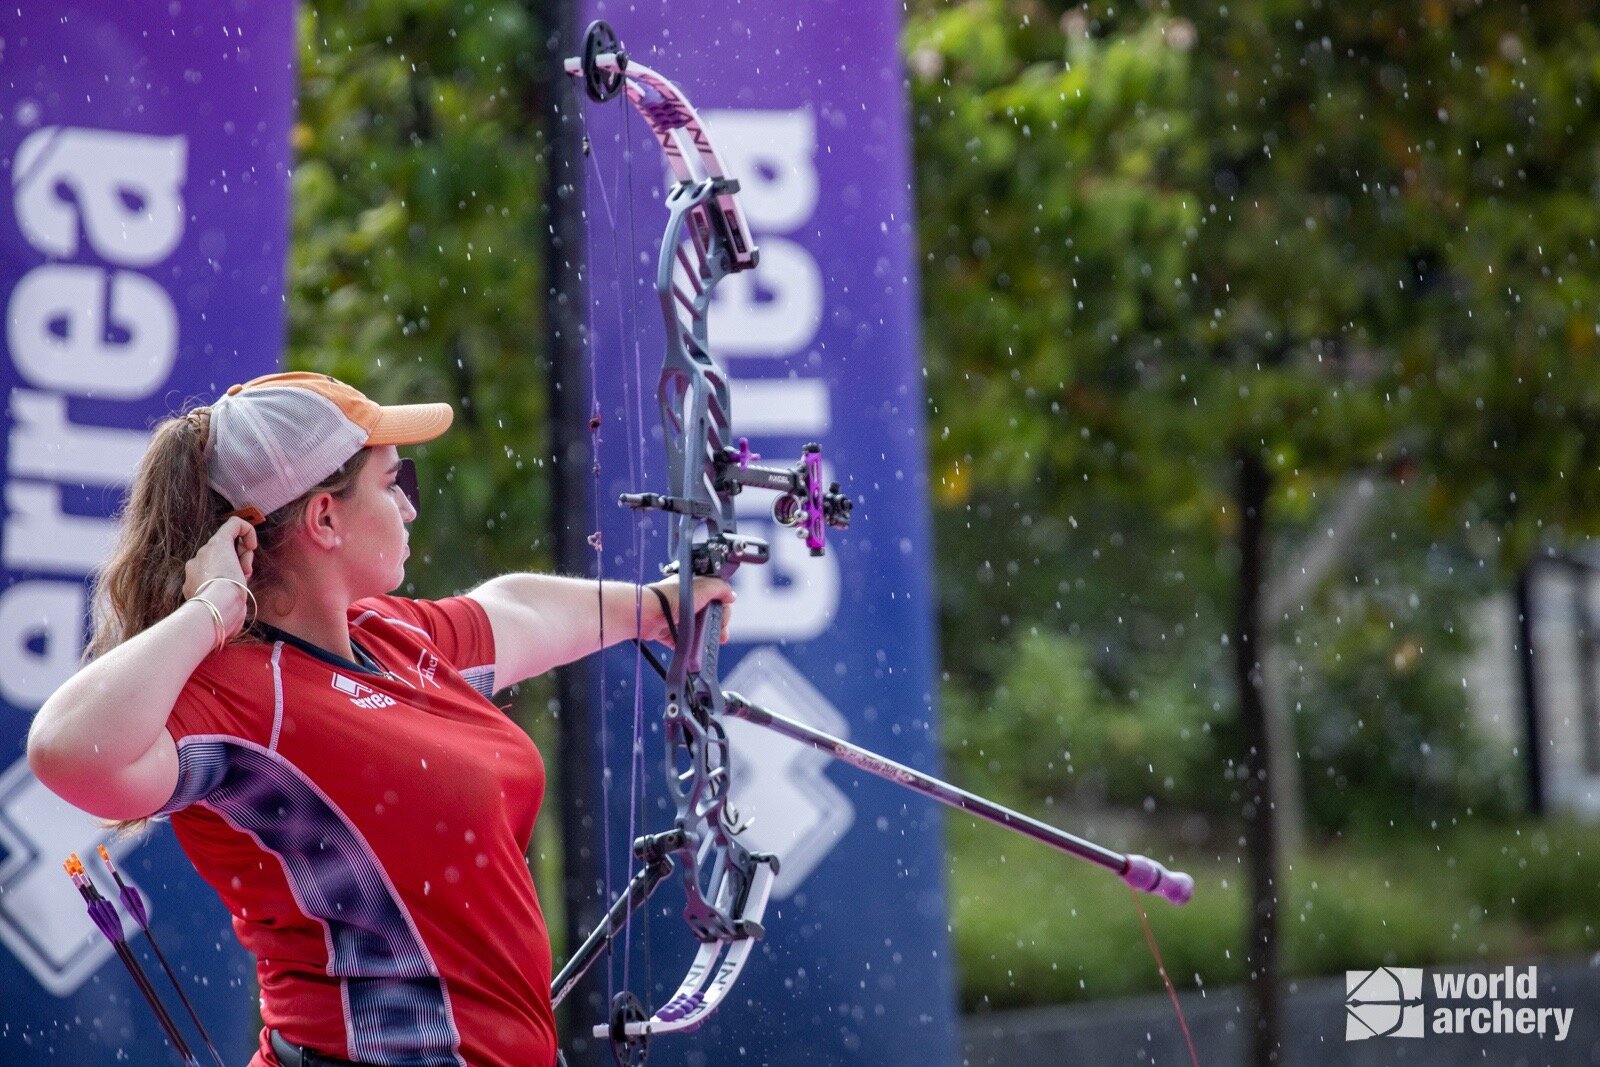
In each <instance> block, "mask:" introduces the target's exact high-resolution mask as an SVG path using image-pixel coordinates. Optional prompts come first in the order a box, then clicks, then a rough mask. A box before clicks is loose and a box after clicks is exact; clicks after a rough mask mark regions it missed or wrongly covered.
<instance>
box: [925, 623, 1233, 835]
mask: <svg viewBox="0 0 1600 1067" xmlns="http://www.w3.org/2000/svg"><path fill="white" fill-rule="evenodd" d="M946 701H947V710H948V716H947V726H946V729H945V732H944V744H945V751H946V756H947V759H948V761H949V763H950V765H951V766H952V768H953V769H954V772H955V773H956V774H957V775H958V776H959V777H960V780H961V781H963V782H964V783H966V784H967V785H968V786H970V787H971V788H973V789H976V790H977V791H978V792H980V793H983V794H984V795H985V796H990V797H995V798H997V799H1001V800H1002V801H1003V802H1005V803H1010V804H1015V805H1019V806H1021V807H1024V808H1038V807H1040V806H1041V805H1056V804H1061V803H1063V802H1071V803H1077V804H1080V805H1081V804H1082V803H1085V802H1087V803H1091V804H1106V803H1111V804H1116V805H1126V806H1129V807H1140V808H1143V809H1144V810H1146V811H1151V810H1154V809H1155V807H1156V806H1157V805H1158V804H1160V805H1162V806H1166V805H1175V806H1178V807H1180V808H1183V809H1186V810H1193V809H1197V808H1200V809H1203V808H1206V807H1208V806H1213V805H1214V804H1215V801H1216V798H1217V797H1218V796H1219V795H1221V790H1219V788H1218V784H1219V783H1220V782H1221V771H1222V767H1221V760H1220V757H1219V756H1218V754H1217V746H1216V744H1215V740H1214V735H1213V724H1212V717H1213V716H1214V714H1215V713H1214V712H1213V711H1212V710H1211V704H1210V703H1209V702H1208V701H1206V700H1204V699H1203V698H1202V697H1201V696H1200V695H1199V694H1198V693H1196V692H1195V690H1194V686H1193V684H1192V683H1183V682H1180V681H1178V680H1176V679H1173V678H1167V677H1160V676H1148V675H1147V676H1142V677H1140V678H1139V679H1138V680H1136V681H1135V682H1134V683H1133V684H1132V686H1131V687H1130V688H1127V689H1125V690H1123V691H1121V692H1114V691H1112V690H1111V689H1110V688H1109V687H1108V686H1107V685H1106V683H1105V680H1103V679H1102V678H1101V677H1099V676H1098V675H1097V672H1096V671H1095V670H1094V668H1093V667H1092V665H1091V662H1090V656H1089V651H1088V649H1087V648H1085V647H1084V645H1083V644H1082V643H1081V642H1079V641H1075V640H1072V639H1071V638H1067V637H1063V636H1062V635H1060V634H1054V633H1048V632H1034V633H1031V634H1028V635H1026V636H1024V637H1023V638H1022V639H1021V640H1020V641H1019V642H1018V643H1017V646H1016V647H1015V649H1014V650H1012V655H1010V656H1009V657H1007V665H1006V668H1005V670H1004V671H1003V672H1002V674H1001V675H1000V678H999V681H998V682H997V683H996V684H995V686H994V688H993V689H992V690H988V691H984V692H981V693H976V694H974V693H969V692H965V691H963V690H960V689H951V690H948V691H947V697H946Z"/></svg>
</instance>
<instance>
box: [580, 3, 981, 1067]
mask: <svg viewBox="0 0 1600 1067" xmlns="http://www.w3.org/2000/svg"><path fill="white" fill-rule="evenodd" d="M584 14H585V21H586V20H587V19H589V18H605V19H607V20H608V21H609V22H610V23H611V25H612V26H613V28H614V29H615V30H616V32H617V34H618V36H619V37H620V38H621V40H622V43H623V45H624V47H625V48H626V50H627V52H628V54H629V56H630V58H631V60H632V61H634V62H637V63H642V64H645V65H646V66H648V67H650V68H652V69H654V70H655V71H657V72H658V73H660V74H662V75H664V76H665V77H667V78H669V79H671V80H672V81H674V82H675V83H677V84H678V85H679V86H680V87H681V88H682V89H683V91H684V93H685V94H686V95H687V96H688V98H689V99H690V100H691V101H692V102H693V103H694V105H695V107H696V109H697V110H698V111H699V113H700V115H701V117H702V118H703V119H704V120H705V122H706V125H707V127H708V129H709V130H710V133H711V137H712V140H713V141H714V143H715V145H716V147H717V149H718V150H719V151H720V152H721V154H722V157H723V161H724V163H725V165H726V168H727V173H728V174H729V175H730V176H732V177H734V178H736V179H738V181H739V182H740V185H741V190H742V191H741V193H740V198H741V200H742V203H743V205H744V209H745V212H746V213H747V215H748V217H749V222H750V227H751V229H752V231H753V234H754V239H755V242H756V244H757V245H758V246H759V247H760V250H761V258H760V265H759V266H758V267H757V268H756V269H754V270H752V271H748V272H744V273H739V274H735V275H732V276H730V277H728V278H727V279H726V280H724V281H723V283H722V284H721V286H720V287H719V288H718V289H717V291H716V298H715V300H714V302H713V305H712V310H711V313H710V319H709V327H710V349H711V352H712V354H713V356H714V357H715V358H716V359H717V360H718V362H719V363H721V364H722V365H723V366H725V367H726V368H727V369H728V372H729V375H730V378H731V380H732V398H733V399H732V404H733V430H734V433H735V434H736V435H738V436H748V438H749V440H750V445H751V448H752V449H753V450H754V451H756V452H758V453H761V454H762V455H763V456H764V457H766V459H767V460H768V461H770V462H774V463H779V464H786V463H789V462H792V461H793V460H794V458H795V457H796V456H797V455H798V454H799V451H800V449H801V447H802V446H803V445H804V444H805V443H807V442H810V441H817V442H820V443H821V444H822V446H823V456H824V457H825V462H826V466H827V471H828V475H829V477H830V478H836V479H838V480H839V481H840V482H841V483H843V486H844V489H845V491H846V492H847V493H848V494H849V495H850V496H851V497H852V498H854V500H855V501H856V508H855V516H854V521H853V522H852V525H851V528H850V529H849V530H848V531H845V532H843V533H839V534H836V535H833V534H830V546H829V549H828V554H827V555H826V556H824V557H822V558H820V559H818V558H812V557H811V556H810V555H809V554H808V553H807V550H806V546H805V545H804V543H803V542H802V541H800V540H799V539H797V538H796V537H795V535H794V533H793V531H789V530H785V529H783V528H781V527H779V526H778V525H777V524H776V523H775V522H774V521H773V518H772V514H771V511H770V508H771V504H772V501H771V496H770V494H763V493H760V492H755V491H751V492H747V493H745V494H744V495H742V496H741V497H740V498H739V501H740V503H741V505H743V506H742V507H741V509H740V516H739V523H740V525H739V530H740V533H743V534H753V535H755V536H757V537H761V538H764V539H765V540H767V541H768V542H770V544H771V546H772V561H771V562H770V563H768V564H767V565H765V566H745V567H742V568H741V569H740V570H739V572H738V574H737V576H736V579H735V586H736V589H737V592H738V597H739V599H738V604H737V606H736V608H735V611H734V624H733V631H732V636H733V641H732V643H731V644H730V645H729V646H728V648H727V650H726V651H725V653H724V655H723V659H722V662H723V668H722V675H723V682H724V686H725V688H727V689H730V690H735V691H737V692H739V693H741V694H743V695H744V696H745V697H747V698H749V699H751V700H752V701H755V702H756V703H759V704H763V705H766V706H767V707H770V708H772V709H773V710H774V711H778V712H780V713H782V714H784V715H788V716H791V717H793V718H797V719H801V720H802V721H804V722H806V723H808V724H810V725H812V726H814V727H817V728H820V729H822V730H825V731H827V732H829V733H833V734H837V735H842V736H845V737H847V738H849V739H850V740H851V741H853V742H855V743H857V744H860V745H862V746H865V747H866V748H869V749H872V750H875V751H877V752H880V753H882V754H884V755H886V756H889V757H891V758H893V759H896V760H899V761H902V762H905V763H908V764H911V765H913V766H916V767H918V768H921V769H925V770H929V771H933V772H937V770H938V744H937V721H936V718H937V712H936V706H935V694H936V692H937V676H936V670H935V650H934V637H935V635H934V621H935V601H934V598H933V596H932V595H931V590H930V562H931V558H932V553H933V544H932V540H931V534H930V530H929V521H928V515H927V498H928V486H927V475H926V458H925V451H924V418H925V415H924V412H925V405H924V398H923V386H922V368H921V360H920V352H919V347H918V333H917V321H918V319H917V302H916V298H917V291H916V270H915V263H914V259H913V248H914V242H915V232H914V229H913V225H912V217H911V187H910V181H911V176H910V147H909V133H908V128H907V100H906V88H905V81H904V75H903V69H902V61H901V58H900V55H899V52H898V41H899V37H900V6H899V5H898V4H894V3H889V2H887V0H867V2H855V3H848V4H844V3H826V2H810V3H808V2H799V3H796V2H794V0H784V2H778V0H746V2H744V3H741V4H738V5H734V6H731V7H730V6H729V5H727V4H723V3H714V2H711V0H690V2H680V3H673V4H668V5H633V4H623V3H606V2H596V0H591V2H589V3H588V4H586V5H585V7H584ZM579 45H580V42H578V41H573V42H570V47H569V50H568V52H569V54H576V52H577V50H578V48H579ZM571 100H572V103H571V106H572V107H580V106H581V107H583V108H584V113H585V122H586V129H587V132H588V136H589V138H590V140H591V142H592V144H593V153H592V156H591V159H590V163H589V167H590V175H589V182H588V191H587V196H586V208H587V212H588V219H589V233H590V237H589V266H590V276H591V282H590V289H589V297H590V300H591V304H592V306H593V307H594V309H595V310H594V311H593V312H592V313H591V319H592V333H593V339H594V344H593V347H592V350H593V353H594V357H593V358H594V360H595V373H596V380H597V382H598V383H599V384H598V390H597V392H598V397H599V402H600V405H601V408H602V414H603V424H602V425H603V430H602V434H603V445H602V449H601V471H602V478H601V481H602V484H601V493H600V498H601V503H600V507H601V509H602V517H603V523H604V533H605V537H604V542H603V543H604V544H605V546H606V549H607V556H606V570H607V574H608V576H611V577H632V576H634V575H635V573H638V572H636V571H635V570H634V567H635V566H636V564H635V562H634V561H633V559H632V557H631V555H630V554H629V553H630V552H631V549H632V546H633V544H634V542H635V539H636V532H637V531H638V530H639V529H642V530H643V531H644V533H643V534H642V535H639V539H642V540H643V541H644V553H643V554H644V558H645V559H646V560H647V561H648V569H647V570H646V571H644V572H642V573H643V575H644V576H645V577H647V578H649V577H653V576H654V567H655V566H656V565H657V564H659V563H661V562H664V561H665V559H666V558H667V551H666V543H665V526H666V524H665V521H664V520H662V519H661V518H660V517H659V516H653V517H651V518H648V519H646V520H645V521H644V524H643V526H642V527H636V526H635V525H634V519H633V517H632V516H630V515H627V514H622V513H620V512H617V511H614V509H613V508H612V507H611V503H610V502H612V501H615V500H616V498H617V494H618V493H620V492H628V491H640V490H658V491H659V490H662V489H664V488H665V487H666V484H665V473H664V461H663V458H662V457H661V456H660V455H659V454H658V453H659V443H660V440H661V437H660V433H659V427H658V426H657V425H656V421H655V420H656V414H655V411H656V409H655V404H654V400H653V394H654V390H655V384H656V374H657V371H658V369H659V367H660V360H661V353H662V351H663V341H662V336H663V333H662V331H663V325H662V321H661V317H660V313H659V310H658V304H657V301H656V296H655V292H654V289H653V288H652V284H653V280H654V275H655V266H654V265H655V260H656V255H657V250H658V245H659V242H660V239H661V233H662V228H663V225H664V223H665V221H666V211H665V209H664V207H663V194H664V192H665V189H666V184H665V178H664V168H663V165H662V155H661V150H660V148H659V147H658V146H657V144H656V143H655V141H654V140H653V138H652V137H651V136H650V133H649V131H648V129H647V128H646V126H645V124H644V122H643V121H642V120H641V119H640V117H639V116H638V115H636V114H632V113H631V112H628V111H626V110H625V104H624V102H623V101H622V100H621V98H619V99H618V100H617V101H615V102H613V103H611V104H609V105H606V106H597V105H593V104H590V103H588V102H587V101H586V100H583V97H582V93H581V90H580V87H579V86H578V85H577V84H576V83H574V85H573V87H572V97H571ZM624 145H626V146H627V151H626V152H625V151H624ZM630 183H631V184H630ZM636 363H637V365H638V368H639V369H638V370H636V367H635V364H636ZM640 394H642V399H643V403H642V404H636V403H635V402H634V399H635V398H637V397H639V396H640ZM641 409H642V410H643V411H644V412H646V413H647V414H646V419H645V425H644V426H643V427H642V431H643V434H644V436H645V439H646V441H647V443H646V444H645V446H644V448H643V453H642V456H643V470H642V473H640V472H639V471H638V468H639V467H640V457H641V453H640V451H639V449H640V446H639V444H638V437H639V433H640V430H641V427H639V425H638V422H639V419H638V418H637V416H636V414H635V413H636V412H638V411H640V410H641ZM621 546H627V550H624V548H623V547H621ZM606 673H607V679H608V693H607V696H608V708H609V709H610V710H609V713H608V716H607V721H608V722H610V723H612V724H613V731H612V733H611V735H610V739H609V747H610V752H611V754H612V759H613V764H614V766H613V767H612V768H611V771H612V774H613V780H614V781H616V782H619V783H626V782H627V781H628V777H627V768H626V765H625V760H626V753H627V741H628V720H629V718H630V716H629V715H628V714H626V712H625V711H624V709H625V708H626V707H628V706H631V705H632V703H633V693H632V683H633V676H634V671H633V664H632V657H631V656H630V655H628V654H626V653H619V654H614V655H613V656H612V657H611V658H610V659H609V661H608V664H607V670H606ZM660 708H661V703H660V690H659V687H647V690H646V693H645V696H644V716H645V719H646V721H647V722H651V723H658V722H659V719H660V714H661V713H660ZM728 732H729V735H730V737H731V738H732V740H733V745H734V759H733V766H734V777H733V786H732V797H733V804H734V805H735V806H736V807H737V808H738V810H739V812H740V813H741V814H742V815H745V816H749V817H752V818H753V820H754V822H753V825H752V826H751V828H750V829H749V830H748V831H747V832H746V833H745V835H744V836H743V837H742V838H741V840H742V841H743V842H744V843H745V844H746V845H747V846H749V847H750V848H752V849H756V850H761V851H770V852H773V853H776V854H777V855H778V856H779V858H780V860H781V869H780V873H779V876H778V882H777V885H776V889H775V892H774V897H773V903H772V904H771V906H770V907H769V908H768V910H767V915H766V922H765V923H764V925H765V927H766V931H767V932H766V936H765V938H764V939H763V940H762V942H761V944H760V949H759V951H758V952H757V954H756V957H755V958H754V959H753V960H752V961H751V962H750V963H749V965H748V966H747V967H746V968H745V970H744V972H743V975H742V977H741V978H740V979H739V983H738V986H737V987H736V989H735V992H734V993H733V995H732V996H731V997H730V998H729V999H728V1001H727V1002H726V1003H725V1004H724V1006H723V1007H722V1009H721V1010H720V1011H719V1012H718V1013H717V1014H716V1015H715V1016H713V1017H712V1019H711V1021H710V1023H708V1024H707V1026H706V1027H705V1028H704V1029H703V1030H701V1031H699V1032H697V1033H695V1034H693V1035H690V1036H686V1037H662V1038H658V1039H657V1040H656V1041H655V1042H654V1043H653V1044H652V1046H651V1059H652V1062H653V1063H654V1062H663V1063H723V1062H732V1061H734V1060H738V1059H741V1058H742V1059H744V1060H747V1061H749V1062H760V1063H767V1064H797V1065H798V1064H808V1065H809V1064H817V1063H830V1064H840V1063H859V1064H882V1063H919V1064H927V1065H938V1064H948V1063H953V1062H955V1059H956V1025H955V1022H956V1020H955V997H954V992H953V974H952V968H951V963H950V953H949V944H948V935H947V932H946V921H947V912H946V906H945V897H944V851H943V833H942V822H941V818H940V814H939V812H938V811H937V810H936V808H935V805H933V804H932V803H931V802H928V801H926V800H922V799H919V798H917V797H915V796H913V795H911V794H909V793H904V792H901V791H898V790H897V789H896V788H895V787H894V786H892V785H889V784H886V783H883V782H880V781H877V780H875V779H871V778H867V777H865V776H863V775H861V774H860V773H858V772H856V771H854V770H852V769H851V768H850V767H848V766H845V765H843V764H839V763H834V762H830V761H829V759H828V758H827V756H825V755H823V754H821V753H818V752H814V751H812V750H809V749H806V748H804V747H802V746H799V745H797V744H795V743H793V742H790V741H787V740H784V739H781V738H778V737H776V736H775V735H771V734H766V733H763V732H762V731H760V730H759V729H758V728H756V727H753V726H750V725H748V724H745V723H738V722H735V723H731V724H729V727H728ZM646 745H647V752H646V755H645V761H646V763H645V767H646V770H645V778H646V782H647V784H648V785H649V786H650V789H651V793H650V799H649V802H648V803H646V804H645V805H644V811H645V813H646V814H645V818H644V821H643V823H642V824H637V825H636V829H637V830H638V831H639V832H645V831H653V830H662V829H666V828H667V826H669V825H670V822H671V811H672V807H671V805H670V804H668V803H666V802H665V792H664V789H663V786H662V782H661V778H662V774H661V769H660V768H661V761H660V757H659V753H660V751H661V747H660V731H659V729H652V730H651V731H650V733H649V736H648V737H647V738H646ZM626 794H627V789H626V787H625V786H623V787H619V788H614V789H613V791H612V799H613V805H612V819H611V822H612V836H611V840H610V841H609V842H608V843H607V844H606V847H607V848H609V850H610V854H611V855H613V856H614V857H616V858H615V859H614V860H613V867H614V868H618V869H620V867H621V866H622V863H623V861H624V860H625V859H626V858H627V850H626V843H625V840H624V836H625V833H626V829H627V827H628V826H629V821H628V815H627V803H628V797H627V795H626ZM615 881H616V883H617V884H616V885H613V887H612V888H613V889H617V888H620V881H621V875H620V873H619V874H617V875H616V877H615ZM682 905H683V899H682V893H681V891H679V890H677V889H676V887H675V883H669V884H668V885H666V886H664V887H663V888H662V889H661V890H660V891H659V892H658V893H657V894H656V897H655V899H654V900H653V901H652V904H651V910H650V918H649V925H648V934H647V935H644V936H647V937H648V939H649V942H650V953H649V959H650V966H649V968H648V973H649V977H648V979H645V978H644V976H645V974H646V969H645V968H644V966H643V962H642V961H643V954H642V953H641V952H639V951H638V950H637V949H635V952H634V957H633V959H632V961H631V963H630V965H629V967H627V968H624V967H622V966H621V965H620V964H619V965H618V966H616V967H615V968H614V971H615V975H616V977H617V979H618V980H619V983H620V979H621V977H622V976H623V975H624V973H627V974H629V975H630V976H631V977H632V979H633V985H634V987H635V989H636V991H640V992H641V995H642V994H643V989H644V987H645V986H646V985H648V986H649V993H650V996H651V997H652V998H653V1003H654V1004H655V1005H660V1004H661V1003H662V1002H663V1001H664V1000H665V999H666V998H667V997H669V996H670V995H671V993H672V990H673V989H674V988H676V986H677V984H678V982H679V980H680V979H681V978H682V977H683V973H684V970H685V969H686V968H687V966H688V963H689V960H690V958H691V956H692V954H693V947H694V946H693V943H692V941H691V940H690V939H689V937H688V936H687V932H686V930H685V928H684V924H683V922H682V920H681V918H680V912H681V910H682ZM632 933H633V935H634V940H635V942H636V944H637V942H638V941H639V939H640V937H641V925H640V923H638V922H635V924H634V927H633V930H632ZM599 1021H603V1020H597V1019H590V1018H581V1019H576V1020H575V1022H576V1023H577V1024H578V1025H577V1026H575V1028H574V1030H573V1032H572V1033H571V1034H569V1035H566V1036H567V1038H568V1044H569V1046H570V1045H571V1044H572V1040H573V1039H574V1038H577V1039H579V1040H581V1039H582V1038H583V1037H584V1035H586V1034H587V1032H588V1029H589V1027H590V1026H591V1025H592V1024H593V1023H595V1022H599Z"/></svg>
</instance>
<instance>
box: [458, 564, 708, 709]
mask: <svg viewBox="0 0 1600 1067" xmlns="http://www.w3.org/2000/svg"><path fill="white" fill-rule="evenodd" d="M652 589H657V590H660V591H661V593H662V594H663V595H664V596H665V597H666V604H667V606H669V607H670V608H671V609H672V610H673V613H674V614H676V611H677V603H678V580H677V579H676V578H667V579H664V580H662V581H659V582H656V583H655V584H654V585H647V586H637V585H634V584H633V583H632V582H602V583H598V584H597V583H595V582H594V581H592V580H590V579H586V578H561V577H558V576H556V575H553V574H506V575H502V576H501V577H499V578H492V579H490V580H489V581H487V582H484V583H483V584H482V585H480V586H478V588H476V589H474V590H472V591H471V592H470V593H468V594H467V596H469V597H471V598H472V599H473V600H476V601H477V602H478V603H479V604H481V605H482V606H483V610H484V614H486V615H488V616H489V628H490V630H491V631H492V632H493V634H494V659H495V665H494V669H495V682H496V685H498V686H507V685H514V684H516V683H517V682H520V681H523V680H524V679H527V678H532V677H534V676H535V675H539V674H543V673H544V672H545V671H548V670H550V669H552V668H554V667H560V666H562V665H563V664H567V663H571V662H572V661H573V660H576V659H581V658H582V657H584V656H587V655H589V653H591V652H598V651H600V650H601V649H602V648H609V647H610V646H611V645H614V644H617V643H618V642H620V641H626V640H628V639H629V638H632V637H641V638H643V639H644V640H646V641H664V640H667V639H668V633H669V626H668V624H667V617H666V614H665V613H664V612H663V610H662V601H661V597H658V596H656V594H655V593H654V592H652V591H651V590H652ZM712 601H721V602H722V603H724V604H732V603H733V587H732V586H730V585H729V584H728V583H727V582H725V581H723V580H722V579H721V578H696V579H695V580H694V608H695V611H696V612H699V611H700V610H702V609H703V608H704V607H705V606H706V605H707V604H710V603H711V602H712ZM727 619H728V613H727V612H724V613H723V631H722V639H723V640H724V641H726V640H727V639H728V631H727ZM602 634H603V635H604V643H602V641H601V637H602Z"/></svg>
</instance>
